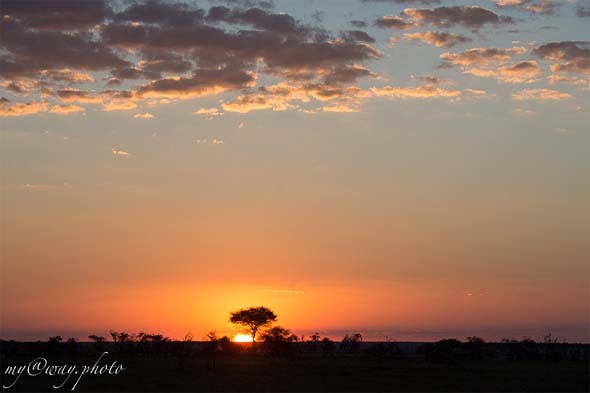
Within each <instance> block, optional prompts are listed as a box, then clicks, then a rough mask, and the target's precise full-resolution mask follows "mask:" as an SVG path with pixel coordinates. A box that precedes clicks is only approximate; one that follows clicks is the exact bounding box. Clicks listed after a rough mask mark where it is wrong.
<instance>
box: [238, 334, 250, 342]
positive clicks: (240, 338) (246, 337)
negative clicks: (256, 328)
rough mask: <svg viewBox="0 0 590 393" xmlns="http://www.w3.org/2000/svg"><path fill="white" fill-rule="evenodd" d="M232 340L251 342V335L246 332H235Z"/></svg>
mask: <svg viewBox="0 0 590 393" xmlns="http://www.w3.org/2000/svg"><path fill="white" fill-rule="evenodd" d="M234 342H235V343H251V342H252V336H250V335H248V334H236V335H235V336H234Z"/></svg>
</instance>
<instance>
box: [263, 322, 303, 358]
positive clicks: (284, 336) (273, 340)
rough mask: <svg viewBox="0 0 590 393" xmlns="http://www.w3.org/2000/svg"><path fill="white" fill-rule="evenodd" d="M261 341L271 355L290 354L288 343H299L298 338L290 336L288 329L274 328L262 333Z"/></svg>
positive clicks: (290, 349)
mask: <svg viewBox="0 0 590 393" xmlns="http://www.w3.org/2000/svg"><path fill="white" fill-rule="evenodd" d="M262 340H263V341H264V344H265V345H266V346H267V347H268V348H269V350H270V353H271V354H273V355H287V354H291V353H292V348H293V347H292V346H291V345H289V344H290V343H293V342H297V341H299V337H297V336H296V335H294V334H291V332H290V331H289V329H285V328H283V327H280V326H275V327H273V328H271V329H268V330H267V331H265V332H264V333H262Z"/></svg>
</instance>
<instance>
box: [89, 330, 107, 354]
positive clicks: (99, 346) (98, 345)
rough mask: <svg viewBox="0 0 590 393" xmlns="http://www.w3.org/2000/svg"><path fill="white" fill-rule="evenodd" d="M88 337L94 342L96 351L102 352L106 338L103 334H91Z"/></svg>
mask: <svg viewBox="0 0 590 393" xmlns="http://www.w3.org/2000/svg"><path fill="white" fill-rule="evenodd" d="M88 338H89V339H90V340H91V341H92V342H94V348H95V349H96V352H102V351H103V350H104V347H105V341H106V340H105V338H104V337H103V336H97V335H96V334H91V335H90V336H88Z"/></svg>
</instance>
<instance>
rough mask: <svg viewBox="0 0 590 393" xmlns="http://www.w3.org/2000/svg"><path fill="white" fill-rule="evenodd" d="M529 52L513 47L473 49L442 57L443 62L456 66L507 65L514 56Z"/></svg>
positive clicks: (448, 53)
mask: <svg viewBox="0 0 590 393" xmlns="http://www.w3.org/2000/svg"><path fill="white" fill-rule="evenodd" d="M526 52H527V49H526V48H524V47H512V48H508V49H498V48H472V49H468V50H466V51H463V52H459V53H450V52H446V53H443V54H441V55H440V58H441V60H443V61H444V62H445V63H447V64H451V65H456V66H472V65H478V66H485V65H489V64H491V63H494V62H498V63H506V62H508V61H509V60H510V59H511V58H512V57H513V56H515V55H521V54H524V53H526Z"/></svg>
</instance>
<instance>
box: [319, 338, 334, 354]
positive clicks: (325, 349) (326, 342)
mask: <svg viewBox="0 0 590 393" xmlns="http://www.w3.org/2000/svg"><path fill="white" fill-rule="evenodd" d="M320 348H321V349H322V353H323V355H324V356H331V355H332V354H333V353H334V350H335V349H336V344H335V343H334V341H332V340H330V339H329V338H328V337H324V338H322V344H321V347H320Z"/></svg>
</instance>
